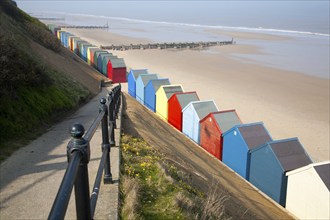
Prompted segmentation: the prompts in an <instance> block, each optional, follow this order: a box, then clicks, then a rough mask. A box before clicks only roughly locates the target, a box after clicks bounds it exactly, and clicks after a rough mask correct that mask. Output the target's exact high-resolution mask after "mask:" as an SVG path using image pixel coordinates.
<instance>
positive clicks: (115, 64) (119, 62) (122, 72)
mask: <svg viewBox="0 0 330 220" xmlns="http://www.w3.org/2000/svg"><path fill="white" fill-rule="evenodd" d="M108 78H109V79H111V80H112V82H113V83H123V82H127V76H126V64H125V61H124V59H123V58H110V60H109V62H108Z"/></svg>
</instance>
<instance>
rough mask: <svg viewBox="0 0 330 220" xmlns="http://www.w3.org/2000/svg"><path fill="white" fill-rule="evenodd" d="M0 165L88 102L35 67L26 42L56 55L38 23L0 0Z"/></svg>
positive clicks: (61, 79)
mask: <svg viewBox="0 0 330 220" xmlns="http://www.w3.org/2000/svg"><path fill="white" fill-rule="evenodd" d="M0 29H1V33H0V66H1V68H0V103H1V104H0V131H1V132H0V162H2V161H3V160H4V159H5V158H7V157H8V156H9V155H11V154H12V153H13V152H14V151H15V150H17V149H18V148H20V147H22V146H24V145H26V144H27V143H28V142H29V141H30V140H31V139H34V138H36V137H37V136H39V135H40V134H41V133H43V132H44V131H45V129H46V128H48V127H49V126H50V125H51V124H53V123H55V122H56V121H58V119H59V118H60V117H63V116H64V115H66V114H67V113H69V112H71V111H72V110H74V109H76V108H77V107H78V106H79V105H80V104H81V103H84V102H85V101H86V100H88V99H89V98H90V97H91V93H90V91H89V90H88V89H87V88H86V87H84V86H82V85H80V84H79V83H77V82H76V81H75V80H74V79H72V78H69V77H68V76H66V75H65V74H64V73H61V72H57V71H56V70H55V69H53V68H50V67H49V66H47V65H45V64H44V63H42V62H41V60H42V59H40V58H39V57H38V56H36V55H35V54H34V53H33V52H32V50H31V48H30V44H31V43H30V42H31V41H35V42H37V43H38V44H40V45H42V46H44V47H45V48H48V49H50V50H53V51H54V52H59V51H60V47H61V45H60V42H59V40H58V39H57V38H56V37H55V36H53V35H52V34H51V32H50V31H49V30H48V29H47V28H46V26H45V25H44V24H42V23H41V22H40V21H38V20H37V19H35V18H32V17H30V16H29V15H28V14H26V13H25V12H23V11H21V10H20V9H19V8H17V7H16V6H15V4H13V2H12V1H10V0H2V1H0Z"/></svg>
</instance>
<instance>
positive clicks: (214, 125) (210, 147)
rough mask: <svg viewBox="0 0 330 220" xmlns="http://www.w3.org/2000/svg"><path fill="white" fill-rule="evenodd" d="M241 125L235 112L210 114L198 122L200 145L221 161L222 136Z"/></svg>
mask: <svg viewBox="0 0 330 220" xmlns="http://www.w3.org/2000/svg"><path fill="white" fill-rule="evenodd" d="M241 123H242V122H241V120H240V118H239V117H238V115H237V113H236V111H235V110H227V111H219V112H211V113H210V114H208V115H207V116H206V117H205V118H203V119H202V120H201V121H200V145H201V146H202V147H203V148H204V149H205V150H206V151H207V152H209V153H210V154H212V155H213V156H215V157H216V158H218V159H219V160H222V148H223V136H222V134H223V133H225V132H226V131H228V130H229V129H231V128H232V127H234V126H235V125H239V124H241Z"/></svg>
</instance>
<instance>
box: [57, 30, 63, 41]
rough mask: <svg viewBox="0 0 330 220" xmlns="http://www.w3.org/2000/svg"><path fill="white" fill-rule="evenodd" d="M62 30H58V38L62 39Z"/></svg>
mask: <svg viewBox="0 0 330 220" xmlns="http://www.w3.org/2000/svg"><path fill="white" fill-rule="evenodd" d="M62 32H63V31H62V30H59V31H57V39H59V40H61V33H62Z"/></svg>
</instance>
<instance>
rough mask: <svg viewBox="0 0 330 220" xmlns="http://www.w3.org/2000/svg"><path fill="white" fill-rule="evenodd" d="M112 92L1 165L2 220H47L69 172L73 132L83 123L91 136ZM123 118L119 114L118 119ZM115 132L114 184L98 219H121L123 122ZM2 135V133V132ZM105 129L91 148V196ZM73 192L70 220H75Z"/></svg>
mask: <svg viewBox="0 0 330 220" xmlns="http://www.w3.org/2000/svg"><path fill="white" fill-rule="evenodd" d="M110 89H111V87H108V88H103V90H102V92H101V93H100V94H99V95H97V96H96V97H94V98H93V99H92V100H91V101H90V102H89V103H87V104H86V105H84V106H82V107H81V108H80V109H79V110H78V111H77V112H76V113H74V114H73V115H71V116H69V117H67V118H65V119H64V120H63V121H62V122H60V123H58V124H56V125H54V126H53V127H52V128H50V129H49V130H48V131H47V132H46V133H45V134H43V135H42V136H41V137H39V138H38V139H36V140H34V141H32V142H31V143H30V144H29V145H27V146H26V147H24V148H21V149H20V150H18V151H16V152H15V153H14V154H13V155H12V156H11V157H10V158H8V159H7V160H6V161H4V162H3V163H2V164H1V165H0V219H1V220H5V219H47V217H48V214H49V212H50V209H51V207H52V204H53V201H54V199H55V197H56V194H57V191H58V189H59V186H60V183H61V181H62V178H63V175H64V173H65V169H66V167H67V164H68V163H67V158H66V147H67V144H68V142H69V140H70V138H71V137H70V134H69V128H70V127H71V126H72V125H73V124H75V123H81V124H82V125H83V126H84V127H85V130H87V129H88V128H89V127H90V125H91V124H92V122H93V121H94V119H95V118H96V117H97V115H98V111H99V110H98V108H99V103H100V102H99V100H100V98H101V97H106V95H107V92H108V91H109V90H110ZM119 115H121V113H120V114H119ZM117 127H118V128H117V129H116V130H115V138H116V147H112V148H111V153H110V155H111V159H110V160H111V169H112V175H113V180H114V182H115V183H114V184H107V185H104V184H103V183H101V187H100V194H99V198H98V202H97V205H96V211H95V219H117V218H118V196H119V189H118V187H119V140H120V131H121V116H120V117H119V118H118V120H117ZM1 132H3V131H1ZM101 133H102V132H101V128H100V126H99V128H98V129H97V130H96V132H95V134H94V137H93V139H92V141H91V143H90V147H91V161H90V163H89V165H88V167H89V179H90V180H89V184H90V190H91V191H92V187H93V185H94V181H95V177H96V172H97V169H98V165H99V161H100V158H101V153H102V152H101V143H102V137H101ZM75 218H76V213H75V202H74V191H73V193H72V196H71V200H70V203H69V207H68V210H67V213H66V219H75Z"/></svg>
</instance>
